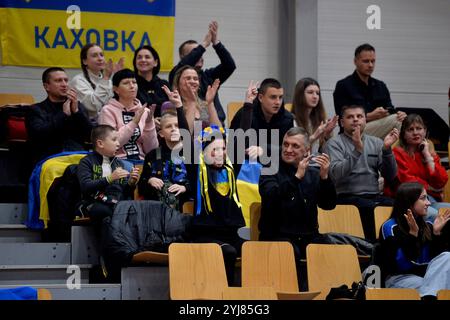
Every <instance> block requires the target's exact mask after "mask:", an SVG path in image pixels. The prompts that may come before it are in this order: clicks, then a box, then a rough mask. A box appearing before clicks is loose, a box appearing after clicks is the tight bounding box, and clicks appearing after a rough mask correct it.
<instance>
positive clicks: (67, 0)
mask: <svg viewBox="0 0 450 320" xmlns="http://www.w3.org/2000/svg"><path fill="white" fill-rule="evenodd" d="M174 33H175V0H133V1H125V0H109V1H107V0H78V1H77V0H0V41H1V48H2V57H3V61H2V63H3V64H4V65H15V66H39V67H49V66H60V67H65V68H80V50H81V48H82V47H83V46H84V45H85V44H88V43H97V44H98V45H100V46H101V47H102V48H103V50H104V53H105V57H106V59H109V58H111V59H113V60H114V61H117V60H118V59H120V58H121V57H125V64H126V66H127V67H129V68H131V67H132V61H133V54H134V50H135V49H137V48H138V47H140V46H141V45H151V46H153V47H154V48H155V49H156V50H157V51H158V53H159V56H160V60H161V61H160V63H161V71H170V70H171V68H172V66H173V60H172V59H173V43H174Z"/></svg>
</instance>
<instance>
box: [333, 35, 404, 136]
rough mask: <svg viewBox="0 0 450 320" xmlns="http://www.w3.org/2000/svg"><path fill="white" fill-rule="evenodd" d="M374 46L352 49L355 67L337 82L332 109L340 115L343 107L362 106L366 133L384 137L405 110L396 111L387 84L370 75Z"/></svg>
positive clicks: (401, 119) (372, 67) (397, 124)
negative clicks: (365, 120)
mask: <svg viewBox="0 0 450 320" xmlns="http://www.w3.org/2000/svg"><path fill="white" fill-rule="evenodd" d="M375 61H376V55H375V48H374V47H373V46H371V45H370V44H368V43H365V44H362V45H360V46H358V47H357V48H356V49H355V58H354V63H355V67H356V69H355V71H354V72H353V74H351V75H349V76H347V77H346V78H344V79H342V80H339V81H338V82H337V83H336V89H335V90H334V92H333V98H334V109H335V111H336V114H337V115H339V116H340V115H341V113H342V107H343V106H348V105H358V106H363V107H364V110H365V112H366V114H367V115H366V118H367V127H366V133H367V134H369V135H372V136H376V137H379V138H381V139H384V137H385V136H386V135H387V134H388V133H389V132H391V130H392V129H393V128H397V129H399V130H400V127H401V124H402V121H403V120H404V119H405V118H406V113H404V112H403V111H396V110H395V108H394V106H393V105H392V101H391V95H390V93H389V90H388V88H387V86H386V84H385V83H384V82H383V81H381V80H378V79H375V78H373V77H372V73H373V71H374V70H375Z"/></svg>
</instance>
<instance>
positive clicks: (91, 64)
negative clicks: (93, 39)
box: [83, 46, 105, 74]
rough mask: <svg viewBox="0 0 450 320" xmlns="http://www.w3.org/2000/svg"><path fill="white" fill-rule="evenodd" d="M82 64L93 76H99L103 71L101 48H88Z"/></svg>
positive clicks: (103, 58) (103, 60)
mask: <svg viewBox="0 0 450 320" xmlns="http://www.w3.org/2000/svg"><path fill="white" fill-rule="evenodd" d="M83 64H84V65H86V66H87V68H88V69H89V70H91V72H92V73H94V74H99V73H100V72H101V71H102V70H103V69H105V57H104V56H103V50H102V48H100V47H99V46H92V47H91V48H89V50H88V51H87V56H86V59H83Z"/></svg>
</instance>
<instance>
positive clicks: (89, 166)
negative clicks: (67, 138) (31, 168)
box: [77, 125, 139, 222]
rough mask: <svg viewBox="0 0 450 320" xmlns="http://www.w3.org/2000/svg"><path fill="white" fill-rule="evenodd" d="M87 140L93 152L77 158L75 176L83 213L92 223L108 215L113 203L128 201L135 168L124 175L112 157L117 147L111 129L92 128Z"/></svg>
mask: <svg viewBox="0 0 450 320" xmlns="http://www.w3.org/2000/svg"><path fill="white" fill-rule="evenodd" d="M91 141H92V145H93V146H94V152H93V153H91V154H88V155H87V156H86V157H84V158H83V159H81V161H80V164H79V165H78V172H77V174H78V180H79V181H80V188H81V193H82V196H83V200H85V206H84V207H85V209H86V211H87V214H88V216H90V217H91V219H93V221H94V222H101V221H102V220H103V218H106V217H109V216H112V214H113V211H114V206H115V204H116V203H117V202H119V201H120V200H127V199H132V196H133V191H134V188H135V186H136V182H137V180H138V177H139V169H138V168H133V169H132V171H131V172H128V171H127V170H125V169H124V166H125V164H124V163H123V162H122V161H121V160H120V159H119V158H116V157H115V154H116V151H117V150H118V149H119V147H120V144H119V138H118V132H117V131H116V130H115V129H114V128H113V127H111V126H109V125H99V126H97V127H95V128H94V129H93V130H92V134H91Z"/></svg>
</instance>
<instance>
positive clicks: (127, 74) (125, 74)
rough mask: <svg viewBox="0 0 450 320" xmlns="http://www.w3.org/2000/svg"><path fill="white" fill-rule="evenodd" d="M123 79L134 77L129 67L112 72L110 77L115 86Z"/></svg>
mask: <svg viewBox="0 0 450 320" xmlns="http://www.w3.org/2000/svg"><path fill="white" fill-rule="evenodd" d="M123 79H136V75H135V74H134V72H133V71H131V70H130V69H122V70H120V71H117V72H116V73H114V75H113V78H112V84H113V86H115V87H117V86H119V84H120V81H122V80H123Z"/></svg>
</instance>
